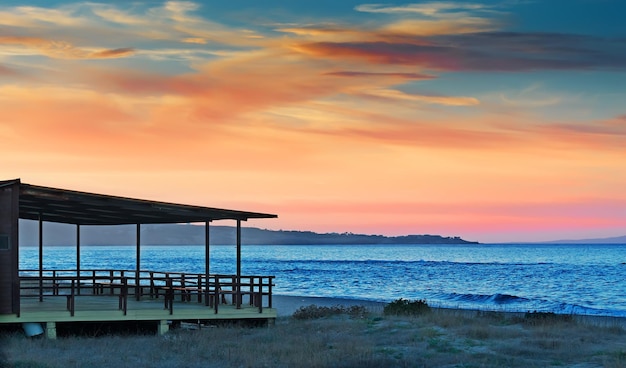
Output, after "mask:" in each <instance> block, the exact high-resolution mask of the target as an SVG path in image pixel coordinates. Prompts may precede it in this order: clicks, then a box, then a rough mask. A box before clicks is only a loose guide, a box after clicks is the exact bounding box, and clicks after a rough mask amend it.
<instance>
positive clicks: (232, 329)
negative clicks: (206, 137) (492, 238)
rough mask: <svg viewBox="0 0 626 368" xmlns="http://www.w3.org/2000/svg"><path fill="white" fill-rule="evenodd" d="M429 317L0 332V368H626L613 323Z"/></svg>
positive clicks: (624, 344)
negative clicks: (160, 332)
mask: <svg viewBox="0 0 626 368" xmlns="http://www.w3.org/2000/svg"><path fill="white" fill-rule="evenodd" d="M427 307H428V305H427V304H426V302H425V301H413V302H411V301H405V300H402V301H399V300H398V301H395V302H392V303H390V304H388V305H387V306H386V307H385V309H384V310H383V311H380V310H379V311H371V310H367V309H366V308H365V307H359V306H356V307H344V306H341V305H338V306H335V307H319V306H315V305H311V306H308V307H303V308H300V309H299V310H298V311H296V313H294V315H293V316H292V317H282V318H279V319H277V320H276V323H275V324H274V325H273V326H271V327H269V328H268V327H257V328H250V327H244V326H233V325H230V326H219V327H216V326H200V328H197V327H198V326H197V325H195V328H192V327H194V325H189V326H187V328H185V326H184V325H183V326H182V327H181V328H179V329H175V330H172V331H170V332H169V333H168V334H166V335H164V336H155V335H154V334H153V333H150V334H148V333H145V332H144V334H134V335H128V334H119V333H109V334H106V335H105V336H101V337H92V336H88V335H87V336H85V335H79V336H72V337H62V338H59V339H58V340H46V339H43V338H30V339H29V338H26V337H24V335H23V334H22V333H20V332H19V331H13V332H6V331H5V332H0V348H1V349H2V351H1V354H0V361H1V360H2V359H3V360H4V366H7V367H39V368H55V367H95V366H97V367H129V366H132V367H137V368H138V367H365V368H367V367H573V366H576V367H609V368H618V367H626V331H625V330H624V324H623V321H619V320H617V319H616V320H615V321H614V322H612V323H606V322H607V321H609V322H610V321H611V320H600V321H602V323H598V321H597V320H593V319H590V320H589V321H582V320H579V319H577V318H574V317H573V316H560V315H554V314H547V313H541V312H530V313H527V314H525V315H524V314H523V313H522V314H505V313H496V312H473V311H461V310H444V309H437V308H427ZM418 311H419V312H418ZM425 311H428V312H425ZM0 366H3V365H2V364H1V363H0ZM4 366H3V367H4Z"/></svg>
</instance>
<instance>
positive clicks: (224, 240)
mask: <svg viewBox="0 0 626 368" xmlns="http://www.w3.org/2000/svg"><path fill="white" fill-rule="evenodd" d="M44 225H45V226H44V244H45V245H51V246H55V245H73V244H75V242H76V240H75V239H76V235H75V234H76V228H75V227H74V226H70V225H64V224H55V223H46V224H44ZM135 230H136V229H135V226H134V225H132V226H129V225H123V226H111V227H109V226H99V227H95V226H94V227H90V226H86V227H83V228H81V245H85V246H88V245H132V244H135V241H136V240H135V239H136V234H135ZM37 233H38V232H37V223H36V222H34V221H31V222H24V223H20V244H22V245H25V246H33V245H36V244H38V238H37ZM235 233H236V231H235V228H234V227H232V226H217V225H211V227H210V244H212V245H222V244H235V243H236V234H235ZM204 236H205V235H204V226H196V225H187V224H173V225H142V226H141V243H142V244H150V245H195V244H204ZM241 239H242V244H244V245H325V244H335V245H336V244H339V245H341V244H346V245H349V244H478V242H471V241H467V240H464V239H461V238H460V237H458V236H455V237H444V236H440V235H428V234H426V235H404V236H384V235H365V234H353V233H316V232H312V231H292V230H289V231H288V230H266V229H259V228H255V227H242V228H241Z"/></svg>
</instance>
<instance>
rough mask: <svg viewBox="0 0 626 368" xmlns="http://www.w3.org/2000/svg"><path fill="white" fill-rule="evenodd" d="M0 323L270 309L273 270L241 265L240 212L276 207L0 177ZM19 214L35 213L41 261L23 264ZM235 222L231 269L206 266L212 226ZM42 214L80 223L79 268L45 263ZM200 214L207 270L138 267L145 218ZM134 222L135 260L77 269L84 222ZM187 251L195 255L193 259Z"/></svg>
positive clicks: (245, 313) (180, 317)
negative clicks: (252, 270) (209, 203)
mask: <svg viewBox="0 0 626 368" xmlns="http://www.w3.org/2000/svg"><path fill="white" fill-rule="evenodd" d="M0 208H1V211H0V323H30V322H37V323H44V324H46V327H47V330H46V332H47V334H48V336H49V337H55V333H56V332H55V331H56V330H55V329H56V327H55V326H56V323H59V322H63V323H66V322H68V323H69V322H74V323H77V322H86V321H89V322H94V321H155V322H156V323H157V324H158V330H159V332H160V333H163V332H165V331H167V326H168V325H167V323H168V321H169V322H172V321H184V320H193V321H200V320H214V319H229V320H231V319H268V320H269V319H273V318H275V317H276V310H275V309H274V308H272V286H273V282H274V278H273V276H264V275H242V273H241V262H242V260H241V222H242V221H247V220H248V219H261V218H275V217H277V216H276V215H272V214H265V213H256V212H246V211H235V210H226V209H218V208H210V207H201V206H191V205H182V204H175V203H166V202H157V201H148V200H141V199H132V198H125V197H118V196H109V195H102V194H95V193H86V192H78V191H72V190H65V189H57V188H49V187H43V186H35V185H30V184H25V183H22V182H21V181H20V180H19V179H14V180H6V181H0ZM19 219H27V220H35V221H38V222H39V267H38V269H31V270H20V269H19V244H18V224H19ZM217 220H234V221H235V222H236V228H235V231H236V232H237V233H236V252H237V258H236V263H237V264H236V272H235V273H234V274H230V275H218V274H211V272H210V257H209V254H210V253H209V240H210V226H209V223H210V222H212V221H217ZM44 222H58V223H65V224H73V225H75V226H76V269H66V270H57V269H44V267H43V264H44V262H43V244H44V238H45V234H44V232H43V223H44ZM167 223H204V224H205V259H204V260H197V261H198V262H203V263H204V266H205V267H204V268H205V272H204V273H200V274H198V273H190V272H189V273H188V272H185V271H184V270H175V271H176V272H173V271H174V270H172V271H170V270H146V269H142V267H141V235H140V234H141V225H142V224H167ZM128 224H134V225H136V228H137V232H136V234H137V235H136V237H137V238H136V267H135V269H132V270H123V269H115V268H114V265H112V268H111V269H98V270H95V269H81V266H80V265H81V254H80V249H81V243H80V230H81V226H86V225H88V226H98V225H128ZM192 261H193V260H192Z"/></svg>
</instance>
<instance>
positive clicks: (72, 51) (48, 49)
mask: <svg viewBox="0 0 626 368" xmlns="http://www.w3.org/2000/svg"><path fill="white" fill-rule="evenodd" d="M2 44H4V45H18V46H22V47H23V48H24V50H23V51H21V50H17V52H18V53H22V52H25V53H27V54H31V53H32V52H33V51H34V50H36V51H37V52H39V53H40V54H42V55H45V56H48V57H51V58H59V59H103V58H107V59H108V58H118V57H125V56H128V55H131V54H133V53H134V50H133V49H131V48H120V49H112V50H111V49H109V50H107V49H104V50H100V51H88V50H86V49H80V48H76V47H74V46H73V45H72V44H70V43H69V42H64V41H52V40H47V39H44V38H38V37H21V36H0V45H2Z"/></svg>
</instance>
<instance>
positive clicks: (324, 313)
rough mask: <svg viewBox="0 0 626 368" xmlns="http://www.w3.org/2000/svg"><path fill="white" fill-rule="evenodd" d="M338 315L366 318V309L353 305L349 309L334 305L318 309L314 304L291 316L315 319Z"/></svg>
mask: <svg viewBox="0 0 626 368" xmlns="http://www.w3.org/2000/svg"><path fill="white" fill-rule="evenodd" d="M340 314H347V315H348V316H350V317H351V318H364V317H366V316H367V314H368V312H367V308H365V307H364V306H362V305H353V306H351V307H344V306H343V305H335V306H332V307H319V306H317V305H315V304H311V305H309V306H306V307H300V309H298V310H297V311H295V312H294V313H293V315H292V317H293V318H295V319H317V318H325V317H330V316H336V315H340Z"/></svg>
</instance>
